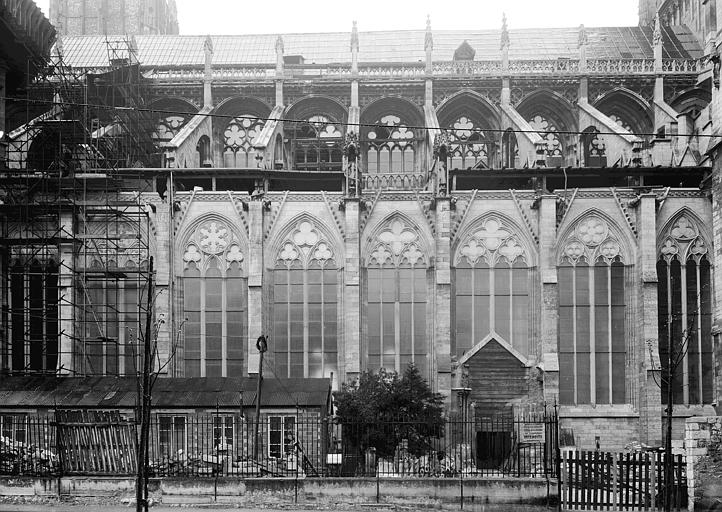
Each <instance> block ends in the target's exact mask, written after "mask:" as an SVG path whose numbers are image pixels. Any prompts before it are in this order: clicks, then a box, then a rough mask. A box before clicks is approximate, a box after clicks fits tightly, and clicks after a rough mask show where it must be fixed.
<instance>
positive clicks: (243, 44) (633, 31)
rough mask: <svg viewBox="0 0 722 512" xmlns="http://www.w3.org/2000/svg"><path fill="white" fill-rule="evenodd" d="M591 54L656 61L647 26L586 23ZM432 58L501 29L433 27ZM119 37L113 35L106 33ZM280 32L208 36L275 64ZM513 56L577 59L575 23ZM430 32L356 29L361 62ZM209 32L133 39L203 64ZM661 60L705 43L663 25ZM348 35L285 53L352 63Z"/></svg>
mask: <svg viewBox="0 0 722 512" xmlns="http://www.w3.org/2000/svg"><path fill="white" fill-rule="evenodd" d="M586 32H587V37H588V41H589V43H588V49H587V57H588V58H590V59H625V58H626V59H640V58H653V57H654V51H653V48H652V30H651V28H649V27H601V28H587V29H586ZM433 36H434V53H433V59H434V60H435V61H450V60H453V57H454V51H455V50H456V49H457V48H458V47H459V45H461V43H462V42H463V41H464V40H466V41H468V42H469V44H470V45H471V46H472V47H473V48H474V50H476V55H475V57H474V58H475V60H498V59H499V58H500V50H499V44H500V41H501V33H500V31H499V30H480V31H471V32H466V31H449V30H446V31H444V30H441V31H434V32H433ZM109 37H110V38H114V36H109ZM277 37H278V36H277V35H276V34H261V35H238V36H223V35H219V36H211V39H212V41H213V52H214V53H213V64H214V66H228V65H244V64H245V65H262V64H265V65H273V64H275V62H276V51H275V43H276V38H277ZM509 37H510V41H511V44H510V47H509V58H510V59H513V60H523V59H547V60H554V59H559V58H569V59H574V58H578V56H579V49H578V40H579V30H578V29H577V28H559V29H521V30H511V31H510V33H509ZM424 38H425V31H423V30H400V31H384V32H359V61H360V62H362V63H390V62H406V63H412V62H423V61H425V53H424ZM205 39H206V37H205V36H173V35H141V36H135V41H136V45H137V52H138V53H137V57H138V60H139V61H140V62H141V64H142V65H143V66H144V67H160V66H169V67H181V66H202V65H203V63H204V51H203V45H204V41H205ZM663 39H664V41H665V44H664V53H663V56H664V58H698V57H700V56H701V55H702V48H701V47H700V45H699V43H698V42H697V40H696V38H695V36H694V35H693V34H692V33H691V32H690V31H689V30H688V29H687V28H686V27H683V26H677V27H664V38H663ZM350 40H351V35H350V33H349V32H329V33H316V34H284V35H283V42H284V49H285V50H284V53H285V55H301V56H303V58H304V61H305V62H306V63H307V64H313V63H315V64H330V63H342V62H350V60H351V51H350ZM106 48H107V47H106V37H105V36H66V37H64V38H63V49H64V52H65V58H66V61H67V63H68V64H70V65H71V66H74V67H82V68H95V67H103V66H106V65H107V64H108V52H107V49H106Z"/></svg>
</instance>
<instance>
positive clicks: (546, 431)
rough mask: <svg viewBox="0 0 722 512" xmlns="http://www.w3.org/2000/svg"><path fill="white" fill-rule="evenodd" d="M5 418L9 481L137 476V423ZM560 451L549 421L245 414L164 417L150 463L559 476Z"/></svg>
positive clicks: (253, 469) (237, 472) (165, 467)
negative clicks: (19, 477) (20, 477)
mask: <svg viewBox="0 0 722 512" xmlns="http://www.w3.org/2000/svg"><path fill="white" fill-rule="evenodd" d="M3 418H5V419H4V421H3V424H2V427H3V431H2V438H1V439H0V474H2V475H33V476H56V475H63V474H74V475H79V474H94V475H98V474H106V475H128V474H132V473H134V472H135V471H136V470H137V461H136V457H135V453H132V454H130V453H129V451H131V450H132V449H133V448H134V447H135V443H136V439H137V435H136V434H135V432H136V430H139V429H137V425H135V426H134V424H133V423H132V421H131V422H128V421H118V422H117V426H115V425H116V422H104V423H103V424H102V425H99V424H94V423H93V422H92V421H85V422H80V421H78V420H77V419H76V420H74V421H72V422H69V421H61V420H59V419H58V418H47V417H45V418H44V417H36V416H29V415H24V416H17V415H16V416H13V417H12V420H10V417H3ZM11 421H12V427H9V425H10V422H11ZM96 423H97V422H96ZM129 429H130V430H129ZM557 452H558V450H557V419H556V417H555V416H553V415H547V414H542V415H536V416H524V417H521V416H501V417H491V418H473V419H468V418H463V419H458V418H450V419H449V418H447V419H445V420H442V421H436V422H428V421H409V420H404V419H397V418H394V419H381V420H376V421H356V422H347V423H341V422H339V421H337V420H336V419H333V418H322V417H319V416H318V415H316V414H311V413H298V414H285V413H284V414H281V413H279V414H270V413H264V414H262V416H261V419H260V421H259V422H258V423H256V421H255V419H254V418H249V417H247V416H244V415H241V414H224V413H212V414H211V413H209V414H155V415H154V416H153V417H152V421H151V429H150V446H149V458H148V463H149V468H150V473H151V475H153V476H156V477H165V476H194V477H217V476H238V477H241V478H246V477H249V478H250V477H263V476H265V477H294V478H296V477H412V478H414V477H447V478H464V477H475V476H513V477H539V478H542V477H548V478H553V477H556V475H557V467H558V459H557ZM116 459H118V460H116ZM120 459H122V460H120Z"/></svg>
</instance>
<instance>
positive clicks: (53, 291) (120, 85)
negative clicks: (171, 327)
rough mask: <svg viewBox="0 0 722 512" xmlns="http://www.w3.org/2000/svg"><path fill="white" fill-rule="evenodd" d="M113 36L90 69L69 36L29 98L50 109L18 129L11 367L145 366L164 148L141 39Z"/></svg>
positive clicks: (3, 370) (6, 262)
mask: <svg viewBox="0 0 722 512" xmlns="http://www.w3.org/2000/svg"><path fill="white" fill-rule="evenodd" d="M105 45H106V48H107V52H108V66H107V69H103V70H100V71H97V70H94V72H87V71H85V70H79V69H73V68H72V67H70V66H68V65H67V64H66V63H65V61H64V59H63V55H62V43H61V42H59V43H58V44H57V45H56V50H55V52H54V54H53V57H52V58H51V61H50V62H48V63H47V66H46V67H45V69H44V72H42V73H41V74H40V75H39V76H37V77H35V79H34V82H33V83H32V84H31V85H30V86H29V87H28V88H27V90H26V92H25V98H23V100H24V101H25V103H26V105H27V109H28V112H30V109H31V107H32V106H33V105H37V104H44V105H46V106H47V111H46V112H45V113H43V114H41V115H40V116H38V117H35V118H34V119H32V120H31V121H29V122H28V123H26V124H25V125H23V126H21V127H20V128H18V129H16V130H15V131H13V132H11V133H10V134H9V138H10V140H11V144H10V147H9V152H8V158H7V162H6V165H5V168H4V169H3V165H2V163H0V176H1V178H0V179H1V180H2V183H3V186H2V187H0V189H1V190H4V196H2V197H0V200H1V202H2V204H0V223H1V226H0V229H1V230H2V232H1V233H0V239H1V242H0V257H1V258H2V284H1V286H2V290H1V291H2V298H1V301H2V302H1V305H2V310H1V313H0V314H1V315H2V326H0V374H28V373H43V374H73V375H134V374H136V373H137V372H138V371H139V370H140V365H139V364H138V361H139V358H140V355H141V354H142V350H140V349H139V343H140V342H141V341H142V340H141V339H140V337H139V333H140V332H141V331H140V326H141V325H144V321H145V317H146V313H147V306H146V300H145V298H144V297H143V294H144V290H145V289H146V287H147V283H148V281H149V277H150V276H149V273H148V261H149V257H150V255H151V254H152V253H153V250H154V247H153V242H152V240H153V239H152V237H151V215H150V210H151V209H152V208H153V206H152V204H151V203H150V202H149V201H148V200H149V196H148V194H151V193H153V191H154V188H155V187H154V185H155V174H154V173H153V172H149V171H148V168H152V167H158V161H159V155H160V153H159V150H158V148H157V146H156V144H155V143H154V138H153V132H154V128H155V121H154V119H153V118H152V116H151V115H150V114H149V113H148V111H147V110H145V109H144V105H145V103H144V100H145V97H146V96H147V84H146V83H145V80H144V79H143V77H142V75H141V72H140V64H139V62H138V59H137V58H136V52H135V45H134V42H133V40H132V39H128V38H123V39H117V40H108V39H106V41H105ZM26 118H30V115H27V116H26ZM144 169H145V170H144Z"/></svg>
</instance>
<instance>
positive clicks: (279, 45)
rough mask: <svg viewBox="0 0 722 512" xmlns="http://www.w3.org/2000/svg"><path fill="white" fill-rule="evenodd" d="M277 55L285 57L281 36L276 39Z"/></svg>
mask: <svg viewBox="0 0 722 512" xmlns="http://www.w3.org/2000/svg"><path fill="white" fill-rule="evenodd" d="M276 53H277V54H280V55H283V36H281V35H279V36H278V37H277V38H276Z"/></svg>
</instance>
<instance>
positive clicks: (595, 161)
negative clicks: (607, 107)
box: [580, 126, 607, 167]
mask: <svg viewBox="0 0 722 512" xmlns="http://www.w3.org/2000/svg"><path fill="white" fill-rule="evenodd" d="M580 142H581V145H582V151H583V155H584V165H585V166H586V167H602V166H605V165H607V152H606V147H605V145H604V138H603V137H602V136H601V134H600V133H599V130H597V129H596V128H595V127H594V126H590V127H589V128H587V129H586V130H584V131H583V132H582V136H581V141H580Z"/></svg>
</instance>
